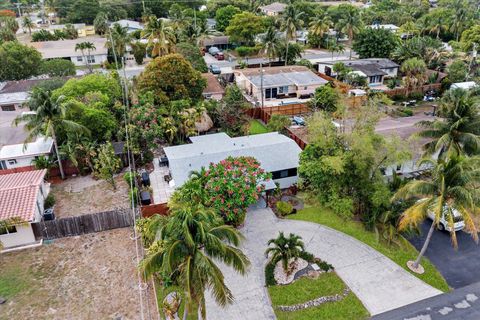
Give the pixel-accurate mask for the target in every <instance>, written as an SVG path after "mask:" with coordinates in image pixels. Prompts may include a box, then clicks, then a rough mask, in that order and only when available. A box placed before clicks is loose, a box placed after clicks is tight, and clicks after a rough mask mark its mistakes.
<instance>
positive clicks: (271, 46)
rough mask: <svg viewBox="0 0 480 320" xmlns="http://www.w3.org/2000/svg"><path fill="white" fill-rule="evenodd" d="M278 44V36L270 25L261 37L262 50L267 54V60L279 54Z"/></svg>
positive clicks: (273, 58)
mask: <svg viewBox="0 0 480 320" xmlns="http://www.w3.org/2000/svg"><path fill="white" fill-rule="evenodd" d="M279 44H280V38H279V36H278V32H277V29H276V28H275V27H274V26H270V27H269V28H268V29H267V32H266V33H265V35H264V36H263V38H262V51H263V53H264V54H266V55H267V57H268V60H269V61H270V60H275V58H277V57H278V56H280V52H279Z"/></svg>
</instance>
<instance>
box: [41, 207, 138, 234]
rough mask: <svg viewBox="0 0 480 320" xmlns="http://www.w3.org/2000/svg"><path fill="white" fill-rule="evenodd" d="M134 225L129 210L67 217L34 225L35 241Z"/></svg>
mask: <svg viewBox="0 0 480 320" xmlns="http://www.w3.org/2000/svg"><path fill="white" fill-rule="evenodd" d="M132 225H133V218H132V213H131V211H130V210H129V209H117V210H114V211H105V212H98V213H92V214H85V215H81V216H76V217H65V218H59V219H55V220H51V221H42V222H35V223H32V229H33V233H34V235H35V239H37V240H40V239H44V240H51V239H58V238H63V237H71V236H78V235H82V234H86V233H93V232H100V231H105V230H111V229H117V228H125V227H130V226H132Z"/></svg>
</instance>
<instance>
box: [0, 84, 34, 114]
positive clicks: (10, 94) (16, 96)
mask: <svg viewBox="0 0 480 320" xmlns="http://www.w3.org/2000/svg"><path fill="white" fill-rule="evenodd" d="M40 81H42V80H41V79H35V80H20V81H8V82H4V83H3V84H1V83H0V114H1V112H2V111H6V112H9V111H15V110H18V109H19V108H20V107H21V106H22V104H24V103H25V102H27V100H28V96H29V92H30V91H31V90H32V88H33V87H34V86H35V85H37V84H38V83H39V82H40Z"/></svg>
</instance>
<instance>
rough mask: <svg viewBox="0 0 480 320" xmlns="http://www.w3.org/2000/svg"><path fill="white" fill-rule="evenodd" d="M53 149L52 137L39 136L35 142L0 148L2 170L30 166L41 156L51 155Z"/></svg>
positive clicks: (0, 167)
mask: <svg viewBox="0 0 480 320" xmlns="http://www.w3.org/2000/svg"><path fill="white" fill-rule="evenodd" d="M52 151H53V140H52V138H47V139H45V138H43V137H39V138H37V140H36V141H35V142H31V143H26V144H23V143H21V144H11V145H6V146H3V147H1V148H0V170H4V169H13V168H20V167H28V166H31V165H32V161H33V160H35V159H36V158H38V157H39V156H49V155H51V154H52Z"/></svg>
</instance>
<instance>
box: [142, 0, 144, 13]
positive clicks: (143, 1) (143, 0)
mask: <svg viewBox="0 0 480 320" xmlns="http://www.w3.org/2000/svg"><path fill="white" fill-rule="evenodd" d="M142 6H143V14H145V1H144V0H142Z"/></svg>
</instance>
